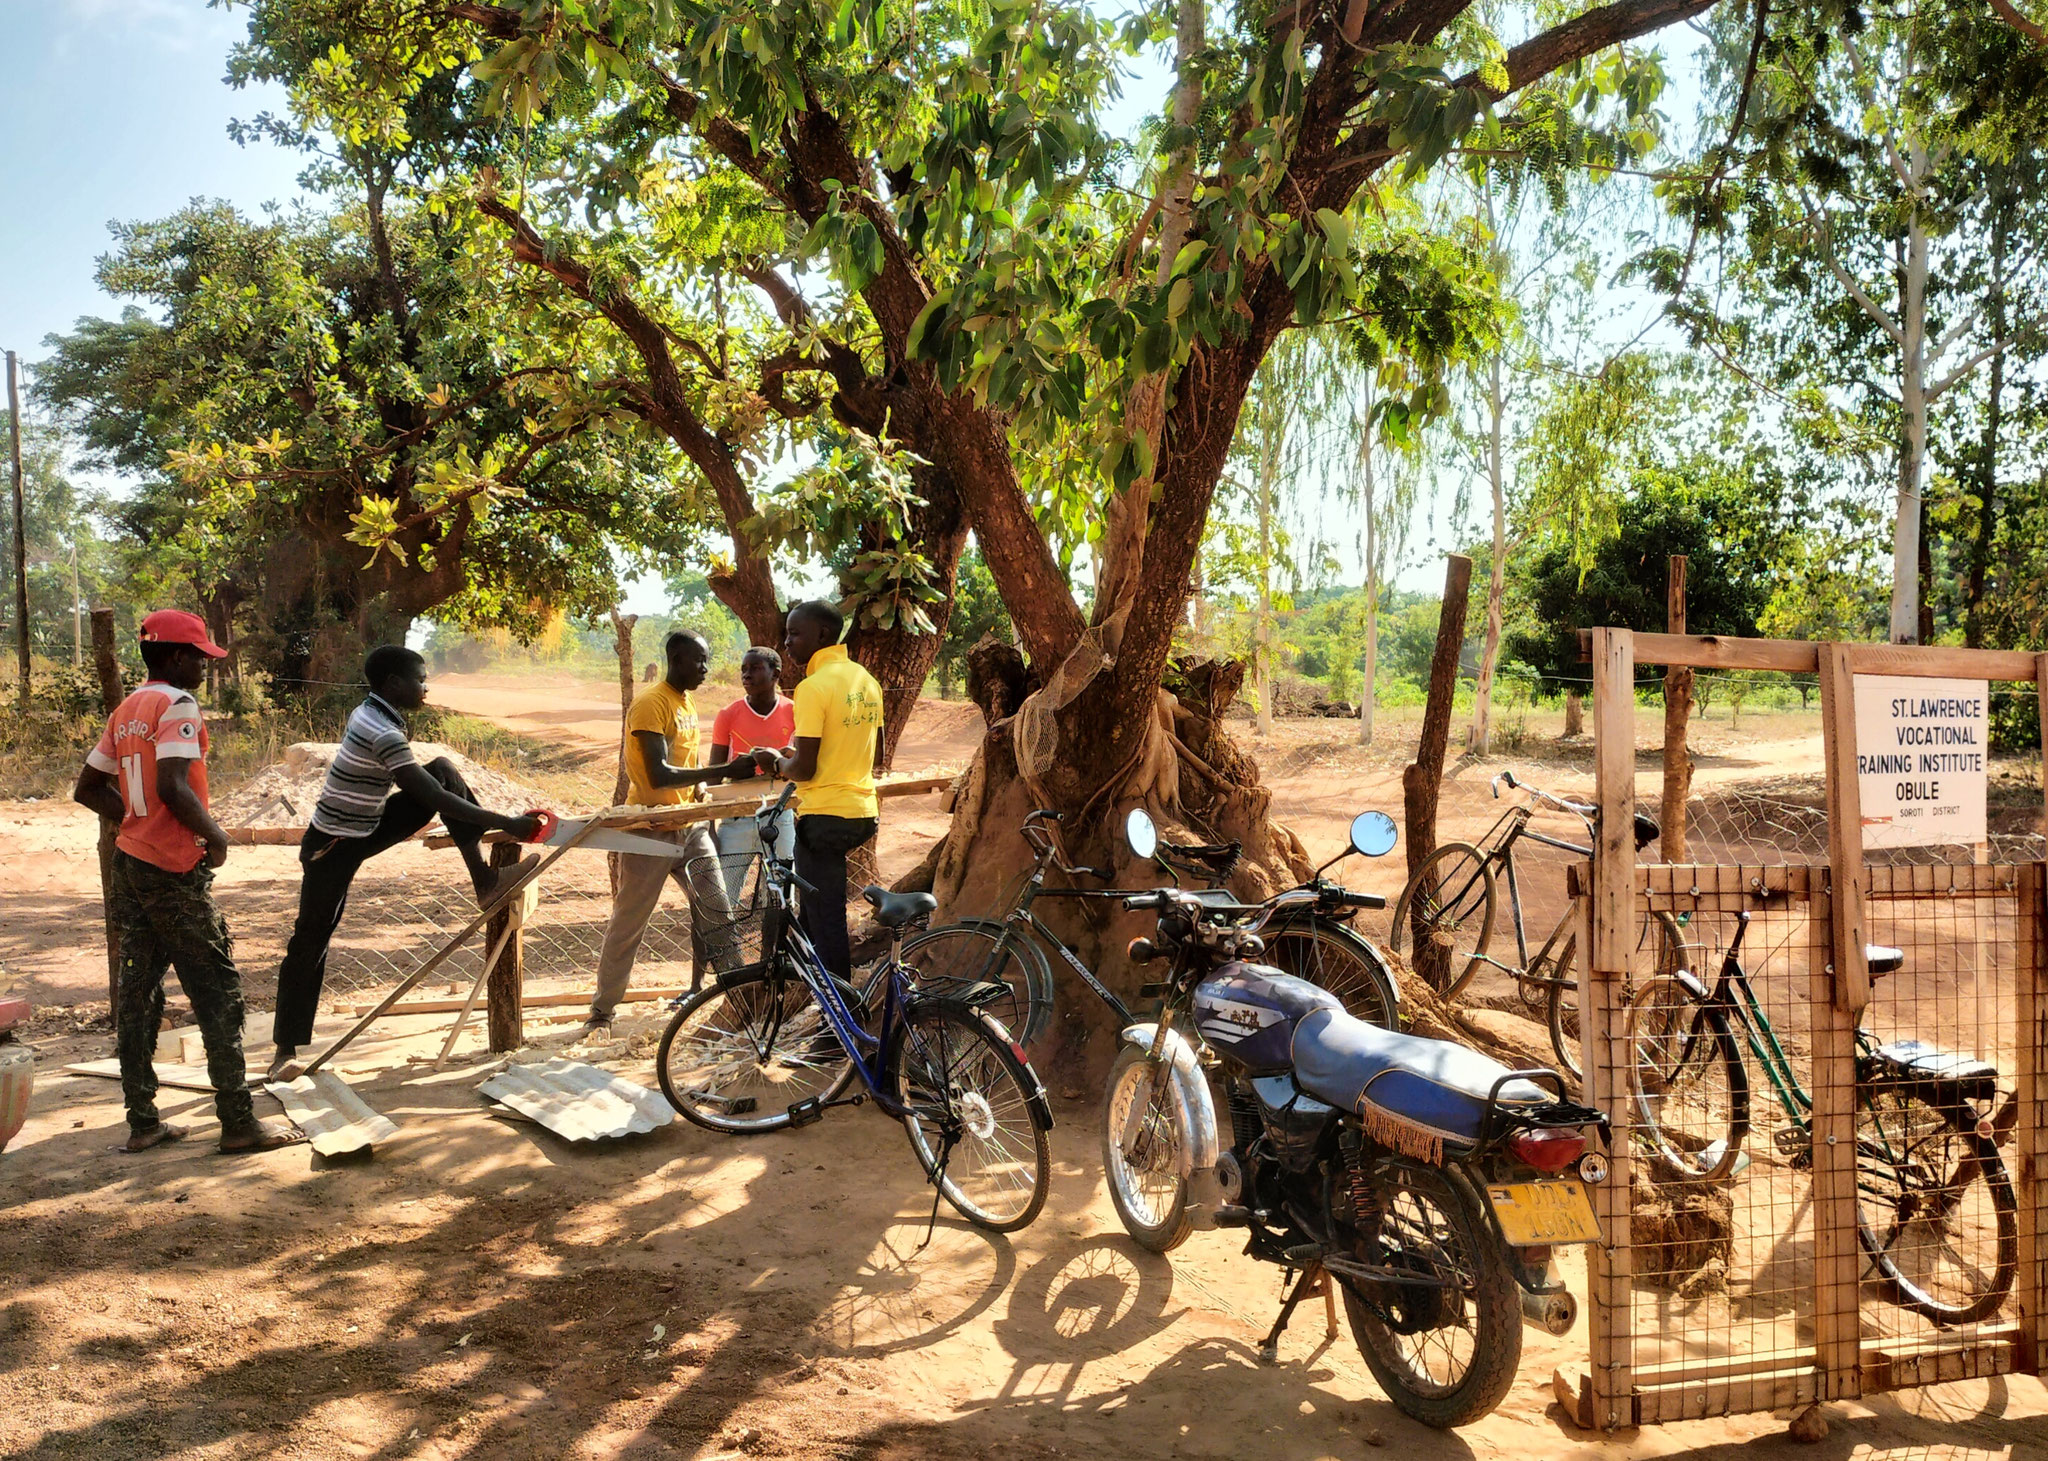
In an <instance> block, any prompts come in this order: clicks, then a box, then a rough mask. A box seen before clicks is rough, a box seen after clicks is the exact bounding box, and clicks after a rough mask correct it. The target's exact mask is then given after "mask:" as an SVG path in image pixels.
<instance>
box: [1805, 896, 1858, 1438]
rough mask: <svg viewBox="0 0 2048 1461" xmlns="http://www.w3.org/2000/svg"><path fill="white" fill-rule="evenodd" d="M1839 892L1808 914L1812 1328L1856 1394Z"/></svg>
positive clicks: (1816, 900) (1829, 1369)
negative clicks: (1835, 938)
mask: <svg viewBox="0 0 2048 1461" xmlns="http://www.w3.org/2000/svg"><path fill="white" fill-rule="evenodd" d="M1833 903H1834V899H1833V896H1832V895H1831V894H1829V893H1826V892H1820V893H1815V894H1814V895H1813V899H1812V903H1811V904H1810V909H1811V913H1810V917H1809V918H1808V921H1807V939H1808V949H1807V960H1808V962H1807V988H1808V990H1809V991H1810V993H1809V996H1808V997H1809V999H1810V1001H1811V1008H1810V1014H1811V1018H1812V1020H1813V1068H1812V1070H1811V1072H1810V1073H1809V1074H1808V1076H1807V1079H1808V1081H1809V1086H1808V1089H1809V1090H1810V1091H1811V1092H1812V1093H1813V1115H1812V1122H1813V1191H1812V1202H1813V1330H1814V1346H1815V1350H1816V1358H1817V1359H1818V1360H1819V1363H1820V1370H1821V1375H1822V1377H1823V1381H1824V1383H1823V1387H1822V1393H1823V1397H1824V1398H1826V1399H1828V1400H1853V1399H1854V1398H1855V1397H1856V1395H1857V1394H1858V1393H1859V1387H1860V1386H1861V1383H1862V1378H1863V1374H1862V1370H1861V1368H1860V1363H1861V1360H1862V1353H1861V1349H1860V1334H1861V1330H1860V1328H1859V1324H1858V1318H1857V1304H1858V1300H1859V1297H1860V1294H1861V1283H1860V1275H1861V1271H1862V1270H1861V1260H1860V1254H1859V1252H1858V1249H1857V1241H1856V1020H1855V1017H1854V1016H1852V1015H1850V1014H1848V1013H1847V1012H1846V1011H1844V1010H1843V1009H1841V1008H1840V1007H1839V1006H1838V1005H1837V1003H1836V1001H1835V998H1834V990H1835V980H1834V973H1833V967H1832V966H1833V964H1834V958H1835V951H1834V949H1833V947H1832V933H1833V929H1834V926H1835V923H1834V908H1833Z"/></svg>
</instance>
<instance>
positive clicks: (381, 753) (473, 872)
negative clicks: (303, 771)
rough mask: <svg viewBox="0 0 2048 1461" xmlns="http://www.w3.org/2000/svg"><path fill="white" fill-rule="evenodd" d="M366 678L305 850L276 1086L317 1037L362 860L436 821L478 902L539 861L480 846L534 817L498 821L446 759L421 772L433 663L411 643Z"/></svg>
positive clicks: (527, 828) (280, 1015) (379, 661)
mask: <svg viewBox="0 0 2048 1461" xmlns="http://www.w3.org/2000/svg"><path fill="white" fill-rule="evenodd" d="M363 678H364V679H365V680H367V681H369V685H370V694H369V698H368V699H366V700H364V701H363V703H362V704H361V705H358V706H357V707H356V708H355V710H354V711H353V712H352V713H351V714H350V715H349V718H348V727H347V729H346V730H344V731H343V732H342V735H341V745H340V747H339V748H338V749H337V750H336V751H335V753H334V760H333V761H332V762H331V763H330V764H329V765H328V768H327V780H326V782H325V784H324V785H322V786H321V788H320V799H319V800H318V801H317V802H315V803H314V804H313V824H312V825H311V826H310V827H308V828H307V829H306V835H305V837H304V839H303V840H302V841H301V842H300V843H299V863H300V865H301V866H302V867H304V868H305V874H304V877H303V879H302V880H301V881H300V883H299V917H298V921H297V923H295V924H294V925H293V927H292V938H291V942H290V943H289V944H288V945H286V947H285V954H284V963H283V964H282V965H280V966H279V968H278V971H277V1021H276V1025H275V1027H274V1029H273V1032H272V1038H273V1039H274V1040H275V1041H276V1042H277V1055H276V1058H275V1059H274V1060H273V1061H272V1062H271V1066H270V1077H271V1079H273V1080H276V1079H280V1078H283V1079H289V1078H290V1077H291V1075H292V1073H293V1072H294V1070H295V1069H296V1066H295V1064H294V1061H293V1057H294V1056H296V1055H297V1054H298V1052H299V1047H300V1046H302V1045H304V1044H306V1043H307V1042H308V1041H310V1040H311V1039H312V1038H313V1015H314V1013H315V1012H316V1011H317V1010H318V1008H319V1005H320V984H321V981H322V979H324V978H325V977H326V973H327V946H328V944H329V943H330V942H331V941H332V940H333V938H334V930H335V929H336V928H338V927H340V925H341V914H342V910H343V909H344V908H346V907H347V906H348V890H349V884H350V883H352V882H353V881H354V880H355V875H356V870H357V869H358V868H360V867H361V866H362V865H363V864H364V863H365V862H368V861H369V860H370V859H371V858H373V857H375V856H376V855H377V854H378V853H380V852H382V851H384V850H385V849H386V848H389V847H396V846H397V845H398V844H399V843H401V842H404V841H406V840H407V839H408V838H410V837H411V836H412V835H413V834H414V833H415V832H418V831H419V830H420V829H421V828H423V827H425V826H426V825H427V823H429V822H431V821H432V820H433V819H434V818H435V817H436V816H439V817H440V819H441V822H442V825H443V826H445V827H446V828H447V829H448V836H449V838H450V839H451V840H453V842H454V843H455V845H456V847H457V848H458V849H460V850H461V853H462V860H463V862H465V863H466V864H468V866H469V877H470V881H471V883H473V884H474V885H475V887H476V898H477V903H478V904H479V905H483V904H487V903H489V902H490V900H491V898H492V896H493V895H494V894H495V893H496V892H497V891H498V890H499V889H500V888H501V887H503V886H504V885H505V884H507V883H509V882H512V881H514V880H516V879H517V878H519V877H521V876H523V875H524V874H525V873H526V871H527V869H528V868H530V867H532V866H533V864H534V863H535V862H536V861H538V859H537V858H536V857H527V858H524V859H522V860H521V861H520V862H519V863H517V864H516V865H515V866H512V867H506V868H493V867H491V866H490V864H489V863H487V862H486V861H485V860H484V855H483V849H482V848H481V847H480V846H479V845H478V844H479V843H480V842H481V841H482V839H483V835H484V833H485V832H487V831H493V830H495V831H499V832H509V833H511V834H512V835H513V836H514V837H519V838H522V839H524V838H529V837H532V836H533V835H534V833H535V831H536V830H537V829H536V827H535V825H534V819H533V818H531V817H507V816H500V815H499V814H498V813H496V812H493V811H488V810H486V809H485V808H483V807H480V806H478V805H477V802H476V798H475V797H474V796H473V795H471V793H470V790H469V784H468V783H467V782H465V781H464V780H463V779H462V773H461V772H460V771H458V770H456V769H455V763H454V762H452V761H450V760H449V759H448V758H447V757H445V756H442V757H438V758H436V759H435V760H432V761H429V762H428V763H427V764H426V765H424V766H422V765H421V764H420V763H419V760H418V758H417V757H415V756H414V755H413V753H412V740H411V737H410V736H409V735H408V733H407V731H406V724H405V712H406V711H408V710H417V709H419V708H420V706H422V705H424V704H426V701H427V662H426V661H425V660H424V659H422V658H421V657H420V656H419V655H417V654H415V653H413V652H412V651H411V650H409V649H407V648H406V647H405V646H404V645H400V644H386V645H383V646H381V647H379V648H377V649H373V650H371V651H370V654H369V657H368V658H367V659H365V660H364V661H363Z"/></svg>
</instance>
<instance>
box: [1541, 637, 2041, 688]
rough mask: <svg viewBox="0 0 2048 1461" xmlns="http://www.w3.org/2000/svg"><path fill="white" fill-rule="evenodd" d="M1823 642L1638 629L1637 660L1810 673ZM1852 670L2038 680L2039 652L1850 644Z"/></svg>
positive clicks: (1589, 651) (1583, 643)
mask: <svg viewBox="0 0 2048 1461" xmlns="http://www.w3.org/2000/svg"><path fill="white" fill-rule="evenodd" d="M1599 632H1600V631H1599V630H1597V629H1581V630H1580V631H1579V658H1580V659H1582V660H1588V659H1592V658H1593V656H1594V648H1593V636H1594V635H1596V634H1598V633H1599ZM1819 648H1820V646H1819V645H1817V644H1813V643H1810V642H1808V641H1806V640H1797V639H1736V638H1729V637H1724V636H1722V635H1718V634H1638V635H1636V636H1635V649H1636V662H1637V663H1638V664H1646V665H1664V666H1667V667H1669V666H1679V667H1682V668H1688V669H1696V670H1784V671H1786V672H1788V673H1792V674H1800V673H1805V674H1812V673H1814V672H1815V671H1816V670H1818V669H1819V667H1820V662H1819V654H1818V650H1819ZM1844 648H1846V649H1848V650H1850V651H1851V653H1852V654H1853V656H1854V660H1853V664H1854V672H1855V673H1857V674H1863V675H1911V676H1915V677H1918V678H1922V679H1961V680H2036V679H2037V678H2038V676H2039V674H2040V664H2039V656H2037V655H2033V654H2030V653H2028V652H2027V651H2025V650H2005V649H1962V648H1957V647H1952V646H1949V645H1918V644H1852V645H1845V646H1844Z"/></svg>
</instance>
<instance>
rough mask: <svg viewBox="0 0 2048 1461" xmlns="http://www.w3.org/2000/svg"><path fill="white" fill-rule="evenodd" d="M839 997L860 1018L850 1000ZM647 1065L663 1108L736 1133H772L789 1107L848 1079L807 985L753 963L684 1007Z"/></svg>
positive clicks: (829, 1092)
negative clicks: (658, 1088) (652, 1066)
mask: <svg viewBox="0 0 2048 1461" xmlns="http://www.w3.org/2000/svg"><path fill="white" fill-rule="evenodd" d="M840 992H841V993H842V994H843V995H845V996H846V999H847V1003H848V1005H849V1006H851V1007H853V1008H854V1009H855V1010H856V1011H858V1009H859V1002H858V996H856V995H855V994H854V992H853V991H852V990H851V989H847V988H843V987H842V989H841V991H840ZM654 1064H655V1073H656V1074H657V1075H658V1076H659V1077H660V1080H661V1092H662V1094H663V1095H665V1096H667V1097H668V1102H669V1104H670V1105H671V1106H673V1107H675V1108H676V1110H678V1111H680V1112H681V1113H682V1114H683V1115H684V1116H685V1117H687V1118H688V1119H689V1120H690V1121H692V1122H694V1123H696V1124H697V1125H698V1126H702V1127H705V1128H708V1129H709V1130H712V1131H723V1132H730V1133H735V1134H737V1133H742V1132H755V1131H780V1130H781V1129H782V1128H783V1127H785V1126H787V1125H789V1108H790V1107H791V1106H793V1105H795V1104H796V1103H797V1102H799V1101H803V1100H807V1099H812V1098H815V1099H817V1100H819V1101H831V1100H835V1099H837V1098H838V1097H839V1095H840V1094H841V1093H843V1092H844V1091H845V1090H846V1087H847V1085H848V1084H849V1083H850V1082H851V1081H852V1080H853V1079H854V1069H853V1062H852V1061H851V1060H850V1059H848V1058H847V1054H846V1049H845V1047H844V1046H842V1045H841V1044H840V1043H839V1037H838V1036H836V1035H835V1034H833V1033H832V1027H831V1026H830V1025H829V1024H827V1023H826V1020H825V1013H824V1011H823V1010H822V1009H820V1008H819V1007H818V1002H817V999H816V997H815V996H813V995H812V993H811V991H810V987H809V986H808V985H806V984H805V983H804V982H803V980H801V979H799V978H797V977H796V976H795V975H794V974H788V973H781V972H777V973H772V974H771V973H770V972H769V970H767V969H766V968H763V967H758V966H757V967H755V968H752V969H744V970H741V971H739V972H738V973H737V974H734V975H730V976H727V977H726V978H725V979H723V980H721V981H720V982H718V983H716V984H707V985H706V986H705V987H704V988H702V989H700V990H698V991H697V992H696V993H695V994H693V995H691V996H690V997H689V998H688V999H687V1000H685V1001H684V1002H683V1004H682V1007H681V1008H679V1009H678V1010H677V1011H676V1012H675V1017H674V1018H673V1019H671V1020H670V1021H669V1022H668V1028H667V1029H666V1030H664V1031H662V1034H661V1048H660V1049H659V1050H658V1051H657V1052H656V1053H655V1062H654Z"/></svg>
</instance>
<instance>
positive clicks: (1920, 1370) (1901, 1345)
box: [1863, 1325, 2019, 1395]
mask: <svg viewBox="0 0 2048 1461" xmlns="http://www.w3.org/2000/svg"><path fill="white" fill-rule="evenodd" d="M2018 1344H2019V1334H2018V1332H2017V1329H2016V1327H2015V1326H2013V1325H2001V1326H1999V1327H1997V1328H1995V1329H1980V1330H1978V1331H1977V1332H1976V1334H1975V1335H1973V1336H1972V1337H1971V1338H1969V1339H1965V1340H1950V1341H1947V1342H1944V1341H1942V1340H1939V1339H1936V1340H1921V1341H1913V1340H1902V1341H1899V1342H1897V1343H1893V1344H1873V1345H1871V1346H1870V1348H1868V1349H1867V1350H1865V1351H1864V1354H1863V1393H1864V1394H1865V1395H1876V1394H1880V1393H1882V1392H1884V1391H1886V1390H1912V1389H1916V1388H1918V1387H1920V1386H1923V1385H1946V1384H1950V1383H1952V1382H1954V1381H1957V1380H1982V1379H1987V1378H1989V1377H1990V1376H1992V1375H2007V1374H2011V1373H2012V1372H2013V1370H2014V1369H2015V1368H2016V1366H2015V1364H2014V1361H2015V1359H2016V1358H2017V1354H2016V1350H2017V1348H2018Z"/></svg>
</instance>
